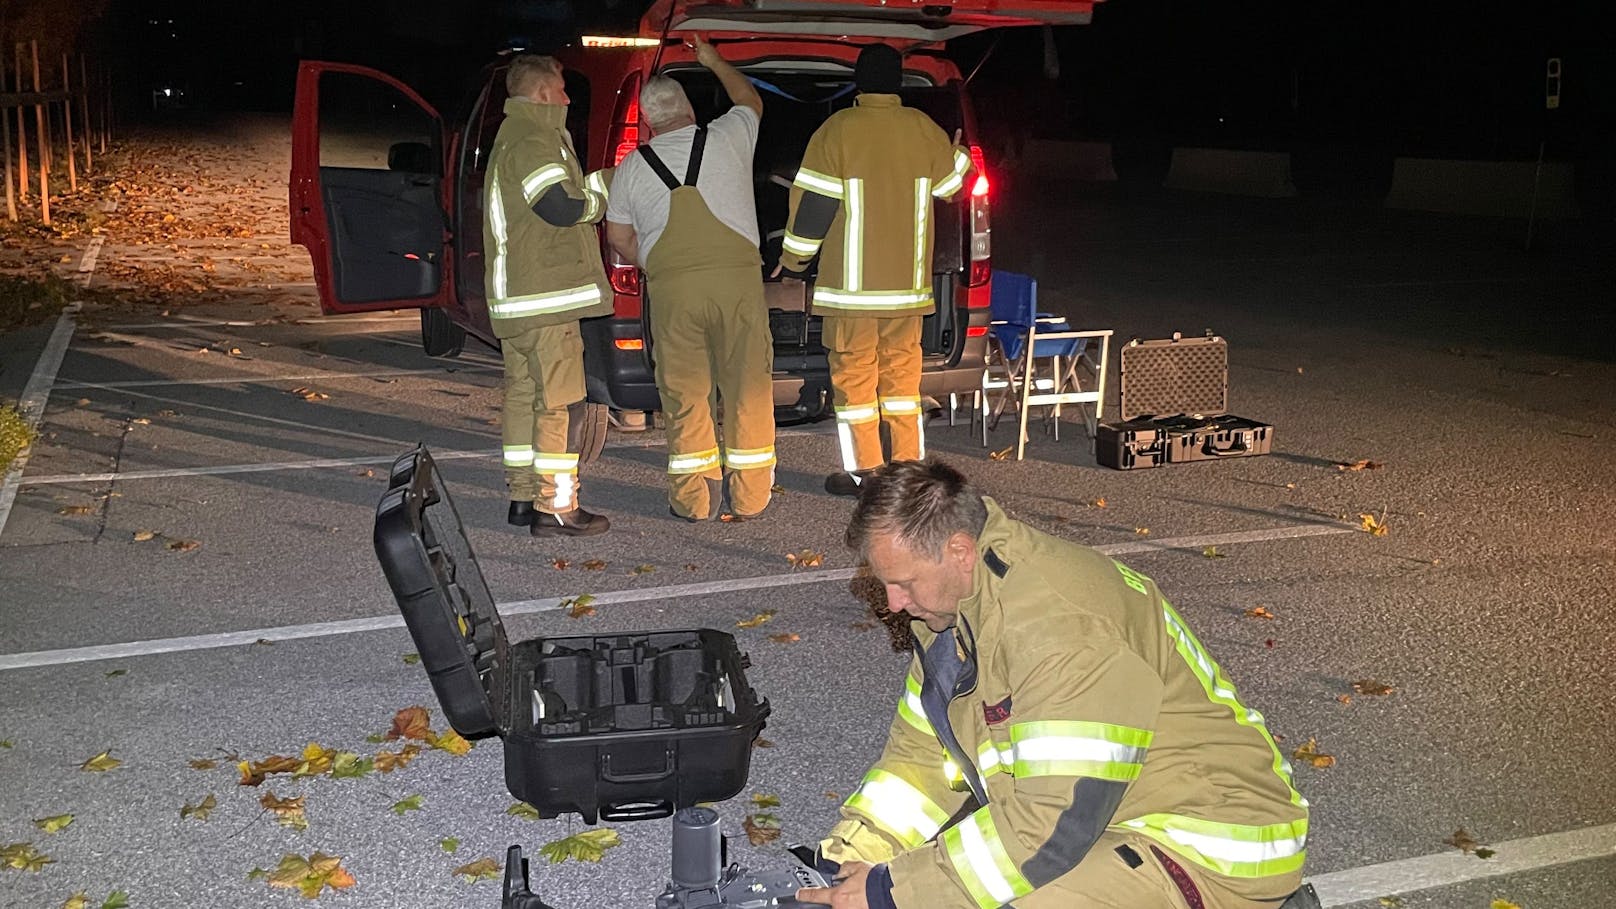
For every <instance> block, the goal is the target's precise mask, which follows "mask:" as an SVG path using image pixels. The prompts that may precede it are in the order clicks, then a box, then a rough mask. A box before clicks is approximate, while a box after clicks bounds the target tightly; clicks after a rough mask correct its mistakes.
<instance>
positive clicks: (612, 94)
mask: <svg viewBox="0 0 1616 909" xmlns="http://www.w3.org/2000/svg"><path fill="white" fill-rule="evenodd" d="M1091 8H1092V6H1091V4H1090V3H1089V2H1083V0H1078V2H1074V0H957V2H954V3H951V4H949V3H941V4H937V3H922V2H918V0H706V2H698V0H658V2H656V3H655V4H653V5H652V7H651V9H650V10H649V12H647V13H646V14H645V17H644V18H643V20H642V22H641V26H640V34H639V35H638V36H636V37H631V38H591V37H585V38H583V39H581V40H580V41H579V42H578V43H577V44H576V45H574V46H571V47H568V48H566V49H565V50H564V51H562V52H560V53H558V54H557V55H556V56H557V57H558V58H559V59H561V61H562V62H563V64H564V66H565V78H566V87H567V93H568V95H569V96H570V97H571V100H572V106H571V108H570V111H569V114H568V127H569V129H570V131H571V133H572V137H573V141H574V145H575V146H576V148H577V149H578V151H579V153H580V154H581V155H583V156H584V159H585V164H586V167H585V169H586V170H593V169H595V168H600V167H607V166H611V165H614V164H616V163H617V162H618V161H620V160H622V158H623V156H625V155H627V154H629V153H630V152H632V151H633V150H634V148H635V147H636V146H637V145H638V144H639V142H640V139H641V138H642V136H641V132H640V125H639V109H638V96H639V91H640V86H641V85H642V84H643V80H645V79H646V78H647V77H648V76H649V75H650V74H652V73H665V74H667V75H669V76H672V77H673V78H675V79H677V80H679V81H680V82H681V83H683V84H684V86H685V89H686V91H687V93H688V94H689V96H690V100H691V102H692V104H693V105H694V106H695V108H696V113H697V116H698V118H699V119H701V120H702V121H706V120H707V119H710V118H711V117H714V116H717V115H718V114H720V113H722V112H723V111H724V110H725V109H727V107H728V104H729V102H728V100H727V99H726V97H725V96H724V93H723V91H722V89H721V88H720V87H719V85H718V83H717V80H716V79H714V78H713V76H712V74H711V73H709V72H708V71H707V70H706V69H704V68H702V67H701V66H700V65H699V64H697V63H696V61H695V56H694V52H693V51H692V50H691V49H690V48H689V47H687V46H685V44H684V37H683V36H684V35H685V34H688V33H692V32H697V33H701V34H703V35H704V36H706V37H707V38H709V40H711V41H712V42H713V43H714V44H715V45H716V46H718V47H719V49H720V50H721V52H722V53H723V54H724V56H725V57H726V58H727V59H728V60H729V61H730V62H732V63H734V64H736V65H737V66H738V67H739V68H740V69H741V71H742V72H744V73H745V74H746V75H747V76H749V77H751V78H752V79H753V80H754V81H755V82H756V83H757V84H758V85H759V87H760V89H761V91H762V95H763V99H764V115H763V121H762V127H761V131H760V135H759V138H758V146H757V152H756V156H755V161H754V173H753V179H754V181H755V195H756V198H757V207H758V224H759V228H760V230H759V234H760V236H762V238H763V243H762V249H761V252H762V255H763V260H764V264H763V273H764V275H768V274H769V273H770V272H771V271H773V270H774V267H775V263H776V261H777V260H778V258H779V255H780V238H781V235H782V234H783V232H784V230H785V226H786V208H787V193H788V187H789V186H790V184H791V181H792V178H793V177H794V176H795V175H796V172H797V168H798V166H799V165H800V164H801V161H802V152H803V149H804V148H805V147H806V146H807V143H808V138H809V136H811V135H812V134H813V132H814V130H815V129H817V128H818V127H819V125H820V124H821V123H823V122H824V120H825V119H826V118H827V117H829V116H830V115H831V114H832V113H833V112H835V111H837V110H840V109H842V108H844V107H846V106H848V105H850V104H851V103H852V101H853V92H852V67H853V62H854V59H855V58H856V57H857V55H858V51H859V48H860V47H861V46H862V45H864V44H867V43H871V42H873V41H883V42H886V43H890V44H892V45H894V46H896V47H899V48H900V49H901V50H903V51H904V54H905V57H904V60H905V71H904V86H903V90H902V94H903V100H904V103H905V104H907V105H909V106H911V107H915V108H919V109H921V110H923V111H925V112H926V113H928V114H930V115H931V117H932V119H934V120H936V121H937V123H938V125H939V126H941V127H942V128H943V130H944V131H945V132H948V133H949V134H952V133H953V132H954V131H955V130H956V129H957V130H960V131H961V133H962V135H963V136H964V139H963V140H962V141H963V142H965V143H967V144H970V145H971V149H972V157H973V160H974V164H975V167H974V169H973V172H972V173H970V174H969V175H967V178H966V189H965V191H964V192H961V193H960V194H959V195H957V196H956V197H955V198H954V199H953V200H951V201H948V202H943V201H938V202H937V203H936V206H937V212H936V215H935V217H934V219H933V222H932V223H933V224H935V225H936V228H935V229H936V244H935V250H936V251H935V258H934V261H933V287H934V288H935V291H936V294H937V303H938V308H937V309H938V311H937V313H936V314H935V315H932V316H928V317H927V318H926V321H925V331H924V334H923V340H922V344H923V346H924V349H925V361H924V362H925V367H924V374H923V378H922V393H924V394H926V395H930V396H932V397H933V398H937V399H943V398H945V397H946V396H947V395H948V394H949V393H950V392H970V391H974V390H975V389H976V388H977V387H978V383H979V381H980V376H981V372H982V368H983V357H984V355H985V352H986V347H987V338H986V335H987V330H988V295H989V278H990V276H991V274H992V268H991V259H990V256H991V254H992V246H991V239H990V238H991V234H990V221H989V212H988V210H989V202H990V199H991V198H992V184H991V181H990V171H989V169H988V168H987V167H986V166H985V165H984V162H983V160H982V157H981V153H980V151H979V150H978V147H977V141H978V140H977V133H976V122H975V117H974V116H973V114H972V111H971V107H970V102H969V100H968V98H967V95H966V91H965V85H964V80H963V78H962V77H961V74H960V72H959V70H958V68H957V67H956V66H955V64H954V63H953V62H952V61H950V60H949V59H948V58H947V57H946V56H944V55H943V52H942V51H943V43H944V42H946V41H948V40H950V39H952V38H956V37H959V36H961V35H965V34H969V33H972V32H976V31H979V30H982V29H986V28H996V27H1000V26H1014V25H1036V24H1044V23H1053V24H1074V23H1082V22H1086V21H1088V19H1089V16H1090V14H1091ZM504 100H505V63H504V62H503V61H501V60H496V61H495V62H493V63H492V64H490V65H489V66H488V67H486V68H485V69H484V70H483V72H482V73H481V76H480V77H479V79H478V80H477V83H476V88H475V89H474V90H473V91H472V92H471V94H470V96H469V97H468V98H467V100H466V103H465V104H464V105H463V107H462V109H461V110H459V111H458V112H457V113H456V114H455V115H454V117H453V118H452V119H446V118H445V117H443V116H442V115H440V114H439V113H438V111H436V110H435V109H433V107H432V106H431V105H430V104H428V103H427V102H426V101H424V100H423V99H422V98H421V97H420V96H419V95H417V94H416V93H415V92H414V91H413V90H411V89H410V88H409V87H408V86H406V85H404V84H403V83H400V82H398V81H397V80H395V79H393V78H391V77H389V76H387V75H386V74H384V73H380V72H376V71H374V70H370V69H366V68H364V67H359V66H352V65H347V64H340V63H323V62H317V61H308V62H305V63H303V64H302V66H301V68H300V69H299V71H298V80H297V100H296V107H295V112H294V115H293V143H292V174H291V190H290V203H291V234H292V242H294V243H298V244H301V245H303V246H305V247H307V248H308V250H309V253H310V255H311V256H312V257H313V260H314V272H315V279H316V281H317V283H318V285H319V292H320V305H321V308H322V309H323V310H324V311H325V312H327V313H353V312H363V311H367V310H391V309H405V308H418V309H420V310H421V341H422V346H423V347H424V348H425V349H426V352H427V353H428V354H430V355H432V356H454V355H456V354H458V353H459V352H460V350H461V347H462V345H463V343H464V339H465V335H466V334H467V333H470V334H472V335H474V336H475V337H477V338H479V339H481V340H483V341H485V342H487V343H489V344H493V345H496V346H497V342H496V341H495V339H494V337H493V332H492V331H491V329H490V327H489V321H488V311H487V304H486V301H485V299H484V293H483V258H482V257H483V250H482V218H483V212H482V189H483V180H484V171H485V168H486V166H487V163H488V153H489V150H490V148H491V147H492V145H493V141H494V134H495V132H496V131H497V130H498V128H499V124H500V121H501V119H503V113H502V107H503V102H504ZM602 233H603V234H604V231H603V232H602ZM601 255H602V257H603V259H604V262H605V265H606V268H607V272H608V274H609V276H610V279H611V285H612V289H613V291H614V295H615V309H614V312H613V314H612V315H611V316H610V317H605V318H600V319H593V320H589V321H586V322H584V323H583V333H584V338H585V358H584V363H585V369H586V372H587V374H588V378H589V400H590V401H591V402H592V403H594V404H596V405H599V406H597V407H596V408H595V416H594V420H593V421H592V422H595V421H598V424H599V426H600V427H601V429H602V430H603V429H604V426H605V421H606V414H607V408H613V409H617V410H623V411H651V410H657V409H659V402H658V396H657V390H656V385H655V382H654V381H653V379H652V369H651V363H652V359H653V358H654V357H655V356H656V339H655V338H653V337H651V333H650V319H649V311H650V308H651V307H653V306H655V305H656V302H655V300H653V299H651V298H650V296H649V295H648V294H647V293H646V288H645V282H644V281H643V280H642V276H641V274H640V272H639V270H638V269H637V268H636V267H635V266H634V265H633V264H630V263H626V262H623V261H622V260H620V259H618V258H617V257H616V256H615V255H614V254H613V253H611V252H610V250H609V249H607V247H606V244H605V243H604V241H603V242H602V244H601ZM811 282H812V274H811V273H810V276H809V283H810V284H811ZM765 289H766V291H767V299H768V304H769V322H770V327H771V329H772V331H773V335H774V348H775V354H774V398H775V404H776V408H777V413H778V415H779V416H780V417H782V418H784V419H813V418H817V417H819V416H821V415H823V414H824V413H826V412H827V411H828V409H829V400H830V377H829V370H828V368H827V365H826V360H825V352H824V348H823V347H822V346H821V345H820V327H819V318H818V317H817V316H815V315H814V314H813V311H812V307H811V306H810V305H809V303H808V301H809V299H810V294H811V287H809V286H806V285H804V284H802V283H796V282H792V283H785V282H780V281H778V280H776V281H769V282H768V283H767V284H766V288H765ZM600 437H601V438H602V439H603V438H604V432H603V431H602V432H601V433H600ZM597 450H598V449H597ZM593 453H594V452H587V453H586V454H593Z"/></svg>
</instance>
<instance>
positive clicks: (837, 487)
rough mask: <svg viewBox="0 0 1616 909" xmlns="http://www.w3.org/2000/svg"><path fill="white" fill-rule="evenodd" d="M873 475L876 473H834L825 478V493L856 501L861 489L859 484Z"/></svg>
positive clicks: (867, 471) (862, 471) (859, 471)
mask: <svg viewBox="0 0 1616 909" xmlns="http://www.w3.org/2000/svg"><path fill="white" fill-rule="evenodd" d="M872 473H875V471H874V470H858V471H854V472H853V473H846V472H842V473H833V474H831V475H830V476H828V477H826V478H825V491H826V492H828V493H830V494H831V495H833V496H847V497H848V498H850V499H856V498H858V494H859V489H860V488H861V487H860V486H859V484H860V483H861V482H863V480H864V478H865V477H868V476H869V475H870V474H872Z"/></svg>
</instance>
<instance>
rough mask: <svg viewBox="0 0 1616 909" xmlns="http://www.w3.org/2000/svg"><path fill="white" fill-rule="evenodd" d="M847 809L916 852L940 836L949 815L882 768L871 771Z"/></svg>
mask: <svg viewBox="0 0 1616 909" xmlns="http://www.w3.org/2000/svg"><path fill="white" fill-rule="evenodd" d="M845 807H847V808H849V809H851V810H853V811H857V812H859V813H860V814H862V815H864V816H865V817H866V818H868V819H869V821H870V823H872V824H873V825H875V826H876V827H879V828H881V829H882V830H883V831H885V832H886V833H888V834H890V835H891V836H892V837H893V838H894V839H896V840H897V841H898V842H900V843H902V844H903V846H904V848H906V849H913V848H915V847H916V846H919V845H920V844H921V843H924V842H926V841H927V840H929V839H931V838H932V837H934V836H936V835H937V831H939V830H941V829H943V824H945V823H947V821H948V813H947V812H945V811H943V809H941V808H939V807H938V806H937V804H936V803H935V802H933V801H932V800H931V799H929V798H927V797H926V794H925V793H923V792H921V791H920V790H919V789H917V788H915V787H914V786H913V785H912V784H910V783H909V781H908V780H905V779H904V778H903V777H900V776H898V775H897V774H895V773H890V772H888V771H886V770H881V769H879V768H877V769H874V770H871V771H870V772H869V773H868V774H865V776H864V782H862V783H860V784H859V787H858V791H856V792H854V793H853V794H852V795H851V796H849V797H848V799H847V802H846V805H845Z"/></svg>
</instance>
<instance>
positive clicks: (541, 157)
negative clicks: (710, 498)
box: [483, 54, 612, 536]
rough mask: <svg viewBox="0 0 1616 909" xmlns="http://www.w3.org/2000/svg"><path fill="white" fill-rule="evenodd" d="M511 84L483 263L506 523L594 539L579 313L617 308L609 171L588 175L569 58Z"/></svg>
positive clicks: (519, 64)
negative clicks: (585, 493)
mask: <svg viewBox="0 0 1616 909" xmlns="http://www.w3.org/2000/svg"><path fill="white" fill-rule="evenodd" d="M505 87H506V91H507V92H508V93H509V95H510V97H509V98H508V99H507V100H506V101H505V120H504V122H503V123H501V124H500V127H499V133H498V134H497V135H496V136H495V137H494V148H493V151H492V152H491V153H490V154H489V156H488V176H487V190H486V196H485V198H484V199H483V210H484V222H483V258H484V261H485V265H484V278H485V284H484V286H485V288H486V293H487V297H488V318H489V321H490V322H491V323H492V325H493V328H494V334H495V336H497V337H498V338H499V339H500V351H501V353H502V354H503V356H504V361H505V408H504V419H503V421H502V424H503V425H502V434H503V436H504V443H505V444H504V463H505V481H506V483H507V484H509V486H510V489H511V507H510V512H509V514H508V516H507V520H508V521H509V522H510V523H512V524H514V525H517V526H526V527H528V528H530V531H531V533H532V534H533V535H534V536H593V535H595V534H599V533H605V532H606V530H607V528H608V527H610V526H611V525H610V522H609V521H607V519H606V517H605V516H604V515H598V514H591V513H590V512H588V511H585V510H584V509H583V508H581V507H579V505H578V452H579V445H578V440H579V439H580V438H581V432H580V431H579V430H580V429H581V428H582V417H583V409H584V406H585V404H584V394H585V391H584V346H583V339H582V338H581V337H580V336H579V331H578V320H579V319H583V318H588V317H591V316H603V315H608V314H610V313H611V311H612V298H611V294H610V292H609V291H608V289H607V287H608V285H607V283H606V274H605V270H604V268H603V266H602V264H601V260H600V248H599V246H598V245H597V244H598V241H597V239H596V233H595V230H594V228H592V227H591V226H590V225H592V224H594V223H595V222H597V221H599V220H600V219H601V216H602V215H603V214H604V213H605V210H606V187H607V184H606V180H607V177H608V174H606V173H604V172H596V173H594V174H590V175H589V176H588V177H587V178H586V177H585V176H584V173H583V171H582V170H581V169H580V162H579V160H578V154H577V152H576V151H574V149H573V147H572V137H571V136H570V135H568V133H567V127H566V121H567V103H568V99H567V92H566V88H565V87H564V84H563V81H562V78H561V66H560V64H559V63H557V62H556V61H555V60H554V59H553V58H550V57H539V56H533V55H528V54H524V55H521V56H518V57H515V58H513V59H512V60H511V63H510V69H509V70H508V71H507V73H506V75H505Z"/></svg>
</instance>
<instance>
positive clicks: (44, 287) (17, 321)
mask: <svg viewBox="0 0 1616 909" xmlns="http://www.w3.org/2000/svg"><path fill="white" fill-rule="evenodd" d="M73 291H74V287H73V285H72V284H71V283H69V282H68V281H66V280H64V279H62V278H59V277H57V276H56V275H44V276H25V275H0V334H5V333H6V332H8V331H16V330H17V329H19V328H27V327H29V326H31V325H40V324H43V323H45V322H49V321H51V320H52V319H54V318H56V317H57V316H58V315H60V314H61V312H62V307H64V306H66V305H67V303H68V301H69V300H71V299H72V298H73V296H72V295H73Z"/></svg>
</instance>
